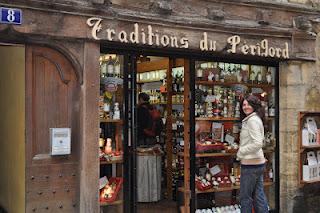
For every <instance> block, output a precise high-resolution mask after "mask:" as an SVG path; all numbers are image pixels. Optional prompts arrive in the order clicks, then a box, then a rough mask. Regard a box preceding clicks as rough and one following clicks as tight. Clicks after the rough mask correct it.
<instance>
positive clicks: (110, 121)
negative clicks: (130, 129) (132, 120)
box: [100, 118, 123, 124]
mask: <svg viewBox="0 0 320 213" xmlns="http://www.w3.org/2000/svg"><path fill="white" fill-rule="evenodd" d="M100 123H119V124H122V123H123V121H122V120H121V119H105V118H100Z"/></svg>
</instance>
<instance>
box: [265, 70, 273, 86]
mask: <svg viewBox="0 0 320 213" xmlns="http://www.w3.org/2000/svg"><path fill="white" fill-rule="evenodd" d="M266 79H267V83H268V84H271V82H272V73H271V71H270V69H269V68H268V72H267V75H266Z"/></svg>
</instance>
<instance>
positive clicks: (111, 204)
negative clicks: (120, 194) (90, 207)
mask: <svg viewBox="0 0 320 213" xmlns="http://www.w3.org/2000/svg"><path fill="white" fill-rule="evenodd" d="M121 204H123V200H120V199H119V200H115V201H113V202H100V206H101V207H103V206H113V205H121Z"/></svg>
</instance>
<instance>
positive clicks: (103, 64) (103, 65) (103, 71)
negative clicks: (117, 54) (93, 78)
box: [100, 56, 107, 78]
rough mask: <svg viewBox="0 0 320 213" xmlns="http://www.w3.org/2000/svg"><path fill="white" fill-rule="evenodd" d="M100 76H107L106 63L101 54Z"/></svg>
mask: <svg viewBox="0 0 320 213" xmlns="http://www.w3.org/2000/svg"><path fill="white" fill-rule="evenodd" d="M100 76H101V77H102V78H104V77H106V76H107V63H106V61H105V60H104V57H102V56H101V62H100Z"/></svg>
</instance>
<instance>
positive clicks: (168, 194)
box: [135, 55, 189, 213]
mask: <svg viewBox="0 0 320 213" xmlns="http://www.w3.org/2000/svg"><path fill="white" fill-rule="evenodd" d="M187 62H188V61H187V60H184V59H178V58H167V57H154V56H147V55H142V56H140V57H138V58H137V69H136V70H137V72H136V73H137V74H136V75H137V76H136V82H137V90H136V91H137V92H136V96H137V100H138V102H137V105H136V106H137V143H136V149H135V150H136V152H135V159H136V175H135V177H136V181H135V183H136V191H137V192H136V194H137V197H136V204H137V212H142V213H147V212H151V211H152V212H162V211H164V210H165V212H172V213H173V212H178V202H179V201H178V200H179V199H181V197H180V196H179V194H178V188H179V186H181V184H182V182H183V178H184V171H183V163H181V162H182V161H183V159H181V155H180V156H179V153H181V152H182V151H183V148H184V141H185V140H187V139H186V138H185V137H184V114H185V113H187V110H185V105H184V97H185V89H186V94H187V93H188V89H189V88H185V84H184V79H185V73H188V72H189V70H188V69H187V67H188V66H187V65H186V63H187ZM148 99H149V100H148ZM146 102H147V104H146ZM146 108H148V110H146ZM148 112H149V113H148ZM156 112H158V113H159V118H158V119H159V121H158V120H157V118H154V117H155V116H154V115H153V114H155V113H156ZM149 114H151V116H150V115H149ZM150 120H151V121H152V122H150ZM150 126H151V127H150ZM150 128H153V129H154V130H152V132H151V133H150V132H149V129H150Z"/></svg>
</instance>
